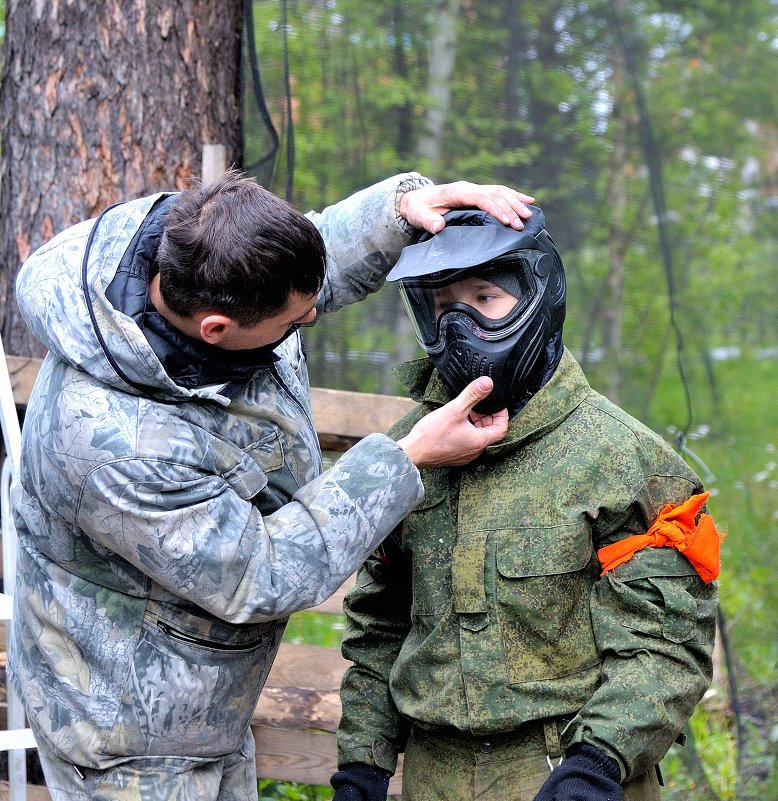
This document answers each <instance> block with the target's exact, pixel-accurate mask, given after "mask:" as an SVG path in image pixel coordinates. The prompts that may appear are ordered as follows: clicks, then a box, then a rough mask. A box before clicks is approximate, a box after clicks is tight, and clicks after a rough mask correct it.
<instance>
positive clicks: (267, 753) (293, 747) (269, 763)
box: [252, 726, 402, 795]
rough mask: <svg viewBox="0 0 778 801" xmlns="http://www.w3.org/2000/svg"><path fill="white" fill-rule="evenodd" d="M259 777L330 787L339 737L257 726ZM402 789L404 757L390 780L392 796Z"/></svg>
mask: <svg viewBox="0 0 778 801" xmlns="http://www.w3.org/2000/svg"><path fill="white" fill-rule="evenodd" d="M252 730H253V732H254V739H255V741H256V759H257V775H258V776H262V777H265V778H268V779H277V780H279V781H293V782H302V783H304V784H317V785H325V786H328V785H329V783H330V776H332V774H333V773H334V772H335V770H337V758H338V747H337V741H336V739H335V736H334V735H332V734H321V733H317V732H300V731H289V730H286V729H283V728H279V727H273V726H253V727H252ZM401 789H402V756H401V757H400V761H399V764H398V766H397V772H396V773H395V775H394V776H393V777H392V778H391V780H390V781H389V794H390V795H399V794H400V791H401Z"/></svg>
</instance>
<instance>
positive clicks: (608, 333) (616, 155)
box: [603, 0, 628, 403]
mask: <svg viewBox="0 0 778 801" xmlns="http://www.w3.org/2000/svg"><path fill="white" fill-rule="evenodd" d="M614 7H615V8H616V9H617V13H622V11H623V7H624V2H623V0H614ZM612 69H613V74H612V76H611V87H612V88H611V91H612V93H613V113H612V116H611V120H610V123H609V124H610V125H611V127H612V129H613V135H612V137H611V139H612V150H611V170H610V175H611V178H610V186H609V188H608V205H609V207H610V217H611V232H610V236H609V237H608V277H607V294H606V301H605V307H604V315H603V346H604V351H605V363H606V364H607V365H609V369H610V375H609V376H608V383H607V387H606V390H605V394H606V395H607V396H608V397H609V398H610V399H611V400H612V401H613V402H614V403H619V399H620V395H621V382H622V370H621V326H622V317H623V312H624V308H623V307H624V258H625V251H626V233H625V224H626V223H625V218H626V209H627V189H626V170H627V127H628V122H627V118H626V108H625V103H624V96H625V93H626V66H625V63H624V54H623V53H622V52H621V50H620V49H619V48H614V52H613V61H612Z"/></svg>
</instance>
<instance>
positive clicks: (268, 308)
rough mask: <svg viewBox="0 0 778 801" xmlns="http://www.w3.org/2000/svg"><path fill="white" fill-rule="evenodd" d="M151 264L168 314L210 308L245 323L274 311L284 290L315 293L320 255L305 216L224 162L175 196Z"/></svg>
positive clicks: (316, 233) (316, 236)
mask: <svg viewBox="0 0 778 801" xmlns="http://www.w3.org/2000/svg"><path fill="white" fill-rule="evenodd" d="M157 265H158V267H159V274H160V292H161V293H162V298H163V300H164V301H165V303H166V304H167V305H168V307H169V308H170V309H171V310H172V311H173V312H175V313H176V314H179V315H182V316H185V317H191V316H192V315H193V314H197V313H198V312H216V313H218V314H224V315H226V316H228V317H230V318H231V319H233V320H235V322H237V323H238V324H239V325H242V326H251V325H256V323H258V322H261V321H262V320H264V319H265V318H267V317H269V316H271V315H273V314H275V313H277V312H279V311H281V310H282V309H283V308H284V307H285V306H286V303H287V301H288V300H289V296H290V294H291V293H292V292H297V293H299V294H304V295H314V294H316V293H317V292H318V291H319V290H320V289H321V286H322V282H323V281H324V272H325V268H326V255H325V249H324V241H323V239H322V238H321V234H320V233H319V231H318V230H317V229H316V226H314V224H313V223H312V222H311V221H310V220H309V219H308V218H307V217H305V216H304V215H303V214H301V213H300V212H299V211H297V209H295V208H294V207H293V206H292V205H290V204H289V203H287V202H286V201H285V200H282V199H281V198H279V197H276V196H275V195H274V194H272V193H271V192H268V191H267V190H266V189H264V188H263V187H262V186H260V185H259V184H258V183H257V182H256V181H255V180H254V179H253V178H250V177H247V176H246V175H244V174H243V173H241V172H239V171H237V170H229V171H227V172H226V173H225V174H224V175H223V176H221V177H220V178H218V179H216V180H215V181H213V182H212V183H209V184H207V185H205V186H200V187H198V188H194V189H192V190H188V191H184V192H181V193H180V194H179V195H178V196H177V197H176V199H175V200H174V201H173V203H172V204H171V206H170V208H169V209H168V211H167V212H166V214H165V222H164V232H163V234H162V239H161V241H160V246H159V250H158V252H157Z"/></svg>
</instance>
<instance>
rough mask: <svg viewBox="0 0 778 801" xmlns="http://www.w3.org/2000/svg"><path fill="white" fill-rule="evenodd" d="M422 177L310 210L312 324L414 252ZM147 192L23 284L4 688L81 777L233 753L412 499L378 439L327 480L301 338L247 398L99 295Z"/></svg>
mask: <svg viewBox="0 0 778 801" xmlns="http://www.w3.org/2000/svg"><path fill="white" fill-rule="evenodd" d="M424 180H425V179H421V178H420V177H419V176H416V175H414V174H411V175H401V176H397V177H396V178H394V179H389V180H387V181H385V182H382V183H381V184H378V185H376V186H375V187H372V188H370V189H368V190H365V191H363V192H360V193H358V194H357V195H355V196H353V197H351V198H349V199H347V200H346V201H343V202H342V203H340V204H337V205H335V206H333V207H330V208H328V209H327V210H325V211H324V212H323V213H322V214H315V215H311V216H312V218H313V219H314V222H315V223H316V225H317V226H319V227H320V229H321V230H322V233H323V235H324V239H325V243H326V244H327V248H328V258H329V263H328V273H327V278H326V283H325V286H324V288H323V290H322V296H321V310H322V311H324V312H326V311H331V310H335V309H338V308H340V307H341V306H343V305H345V304H347V303H350V302H353V301H356V300H360V299H362V298H363V297H364V296H365V295H366V294H367V293H368V292H369V291H372V290H374V289H376V288H378V286H380V284H381V283H382V281H383V276H384V274H385V273H386V271H387V270H388V269H389V267H390V265H391V264H392V263H393V262H394V261H395V260H396V258H397V257H398V255H399V252H400V250H401V248H402V247H403V246H404V245H405V244H406V243H407V241H408V233H407V231H406V230H404V228H403V226H402V225H401V224H400V223H399V222H398V220H397V216H396V214H397V212H396V204H395V201H396V194H397V191H398V187H399V186H400V185H401V184H402V183H403V182H405V186H406V187H407V188H411V187H412V186H413V185H414V184H418V183H421V182H423V181H424ZM159 197H160V196H154V197H151V198H144V199H142V200H138V201H132V202H129V203H124V204H121V205H119V206H116V207H114V208H112V209H110V210H108V211H107V212H106V213H104V215H103V216H102V217H101V218H100V219H99V220H98V221H97V222H96V221H94V220H92V221H88V222H85V223H81V224H79V225H76V226H75V227H73V228H71V229H69V230H68V231H65V232H63V233H62V234H60V235H58V236H57V237H55V238H54V239H53V240H52V241H51V242H49V243H48V244H47V245H45V246H44V247H43V248H41V249H40V250H39V251H37V252H36V253H35V254H33V256H32V257H31V258H30V259H29V260H28V261H27V262H26V263H25V265H24V266H23V268H22V271H21V273H20V276H19V280H18V293H17V294H18V301H19V305H20V308H21V310H22V313H23V315H24V317H25V320H26V321H27V323H28V325H29V326H30V328H31V330H32V331H33V333H34V334H35V335H36V336H37V337H38V338H39V339H40V340H41V341H42V342H43V344H44V345H45V346H46V347H47V348H48V350H49V354H48V356H47V357H46V359H45V361H44V364H43V366H42V369H41V371H40V374H39V376H38V379H37V382H36V385H35V388H34V390H33V393H32V396H31V398H30V403H29V407H28V410H27V415H26V419H25V425H24V431H23V442H22V447H23V454H22V472H21V482H20V485H17V486H16V487H15V488H14V491H13V496H14V513H15V521H16V526H17V530H18V534H19V561H18V584H17V592H16V599H17V609H16V614H15V616H14V624H13V641H12V665H11V668H12V678H13V681H14V684H15V687H16V689H17V692H18V693H19V694H20V696H21V697H22V698H23V699H24V701H25V704H26V710H27V714H28V717H29V719H30V723H31V725H32V726H33V728H34V729H35V733H36V735H37V737H38V738H39V740H40V741H41V742H43V743H46V744H47V745H48V746H49V750H50V752H51V753H52V754H55V755H56V758H60V759H62V760H64V761H66V762H68V763H72V764H75V765H77V766H79V769H81V770H82V771H83V770H86V769H89V770H105V769H113V770H116V771H120V770H121V768H120V766H121V765H123V764H126V763H127V760H128V759H133V758H137V759H147V758H157V761H156V763H155V764H157V765H164V764H167V763H164V760H161V759H159V758H161V757H164V758H165V759H169V760H171V762H170V764H171V765H174V766H175V765H176V764H178V763H177V760H179V758H180V759H182V760H184V762H185V761H186V759H194V760H206V761H213V760H218V759H221V758H223V757H224V756H225V755H228V754H233V753H238V752H239V749H240V747H241V743H242V742H243V741H244V738H245V737H246V736H247V729H248V726H249V724H250V720H251V716H252V713H253V710H254V706H255V703H256V700H257V696H258V694H259V691H260V689H261V687H262V684H263V683H264V681H265V678H266V676H267V673H268V671H269V669H270V666H271V663H272V660H273V657H274V655H275V653H276V649H277V648H278V644H279V642H280V638H281V634H282V632H283V628H284V625H285V621H286V618H287V617H288V615H289V614H290V613H291V612H294V611H296V610H298V609H302V608H304V607H309V606H313V605H315V604H317V603H319V602H321V601H322V600H324V599H325V598H326V597H328V596H329V595H331V594H332V593H333V592H334V591H335V590H336V589H337V588H338V587H339V586H340V585H341V584H342V582H343V581H344V580H345V579H346V577H348V576H349V575H350V574H351V573H352V572H353V571H354V570H355V569H356V567H357V566H358V565H359V564H360V563H361V562H362V561H364V559H365V558H366V557H367V556H368V555H369V554H370V553H371V552H372V551H373V550H374V549H375V547H376V546H377V545H378V543H379V542H380V541H381V540H382V539H383V538H384V537H385V536H386V535H387V534H388V533H389V532H390V531H391V530H392V529H393V528H394V527H395V526H396V525H398V523H399V522H400V520H401V519H402V517H403V516H404V515H405V514H406V513H407V512H408V511H409V510H410V509H412V508H413V507H414V506H415V505H416V504H417V503H418V501H419V500H420V498H421V497H422V495H423V487H422V485H421V482H420V478H419V474H418V471H417V470H416V468H415V467H414V466H413V465H412V464H411V463H410V462H409V461H408V459H407V458H406V456H405V454H404V453H403V451H402V450H401V449H400V448H398V446H397V445H396V444H395V443H394V442H393V441H392V440H391V439H389V438H387V437H386V436H384V435H382V434H375V435H372V436H370V437H367V438H366V439H365V440H363V441H362V442H361V443H360V444H359V445H357V446H356V447H355V448H353V449H352V450H351V451H350V452H349V453H347V454H345V455H344V456H343V458H341V459H340V460H339V461H338V462H337V463H336V464H335V466H334V467H333V468H332V469H330V470H328V471H326V472H325V473H323V474H322V473H321V468H322V463H321V454H320V451H319V446H318V441H317V437H316V432H315V430H314V427H313V423H312V420H311V408H310V397H309V386H308V377H307V371H306V365H305V358H304V355H303V350H302V344H301V340H300V335H299V332H297V333H295V334H293V335H292V336H290V337H288V338H287V339H286V340H285V341H284V342H283V343H282V344H281V345H280V346H279V347H278V348H277V350H276V354H275V355H276V356H277V359H276V360H275V361H274V362H273V363H272V364H270V365H266V366H263V367H259V368H258V369H257V371H256V373H255V375H254V377H253V378H252V379H251V380H249V381H248V382H247V383H246V384H245V386H243V387H242V389H241V390H240V391H239V392H238V394H237V395H234V396H230V397H227V396H225V395H222V394H220V389H221V387H218V386H215V387H213V386H212V387H201V388H196V389H186V388H184V387H181V386H178V385H176V384H175V383H174V382H173V381H172V379H171V378H170V377H169V376H168V375H167V374H166V373H165V371H164V370H163V369H162V365H161V364H160V362H159V360H158V359H157V358H156V356H155V354H154V352H153V350H152V349H151V348H150V346H149V344H148V342H147V341H146V339H145V337H144V335H143V331H142V330H141V329H140V328H139V327H138V326H137V325H136V323H135V322H134V321H133V320H132V319H131V318H130V317H128V316H126V315H124V314H122V313H120V312H119V311H117V310H116V309H115V308H114V307H113V305H112V304H111V303H110V301H109V300H108V299H107V297H106V287H107V286H108V285H109V284H110V282H111V280H112V276H113V275H114V273H115V271H116V268H117V264H118V263H119V261H120V260H121V258H122V256H123V254H124V252H125V251H126V250H127V248H128V245H129V243H130V242H131V240H132V239H133V236H134V235H135V233H136V231H137V230H138V228H139V226H140V225H141V224H142V223H143V221H144V219H145V218H146V216H147V215H148V213H149V211H150V209H152V207H153V206H154V204H155V202H156V201H157V200H158V199H159ZM90 237H91V241H90V247H89V249H88V254H87V242H88V240H89V238H90ZM85 254H87V255H86V258H85ZM82 267H83V272H82ZM82 275H85V276H86V283H84V282H83V280H82ZM93 321H94V325H93V324H92V322H93ZM115 366H119V367H120V368H121V369H120V370H116V369H114V367H115ZM119 373H123V374H124V376H126V377H127V379H128V380H129V381H131V382H132V383H133V384H135V385H137V386H143V387H147V388H148V391H147V392H143V391H141V390H139V389H137V388H136V387H135V386H130V385H129V384H128V383H126V382H125V380H124V379H122V378H121V377H120V375H119ZM281 476H282V478H280V477H281ZM271 490H272V492H271ZM284 493H285V497H284V500H285V505H283V506H281V507H280V508H266V507H268V505H269V502H268V498H278V497H279V495H280V494H284ZM276 506H277V504H276ZM270 512H272V513H270ZM138 764H150V763H133V765H135V766H136V767H137V765H138ZM182 764H183V763H182ZM66 767H68V770H72V768H70V767H69V766H66ZM133 769H134V768H133ZM160 769H161V768H160ZM171 770H172V771H174V772H175V770H178V768H175V769H174V768H171ZM193 781H194V780H193ZM142 784H144V786H145V784H148V782H142ZM95 792H96V791H95ZM95 797H98V795H95ZM99 797H103V796H102V795H99ZM106 797H108V796H106ZM111 797H112V796H111ZM117 797H121V798H124V797H125V796H124V795H120V796H117ZM126 797H128V798H129V797H132V798H143V799H144V800H145V799H146V798H151V797H155V796H153V795H148V794H146V791H145V790H144V791H140V795H135V796H130V795H128V796H126ZM159 797H160V798H162V797H164V798H168V797H174V796H173V795H170V796H168V795H160V796H159ZM175 797H178V796H175ZM180 797H181V798H183V797H189V796H184V795H182V796H180ZM192 797H195V796H192ZM197 797H198V798H199V799H207V798H210V797H216V796H210V795H208V794H207V793H204V794H202V795H197ZM226 797H227V796H225V798H226ZM230 797H232V796H230Z"/></svg>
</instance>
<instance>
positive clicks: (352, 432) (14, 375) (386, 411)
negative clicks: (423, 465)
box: [6, 356, 414, 451]
mask: <svg viewBox="0 0 778 801" xmlns="http://www.w3.org/2000/svg"><path fill="white" fill-rule="evenodd" d="M6 363H7V364H8V372H9V374H10V376H11V386H12V388H13V393H14V400H15V401H16V405H17V406H26V405H27V402H28V401H29V399H30V392H31V390H32V385H33V383H34V382H35V378H36V376H37V375H38V370H39V369H40V365H41V363H42V359H33V358H26V357H22V356H6ZM311 402H312V404H313V421H314V424H315V425H316V429H317V431H318V432H319V440H320V442H321V446H322V448H323V449H324V450H334V451H344V450H347V449H348V448H350V447H351V446H352V445H353V444H354V443H355V442H357V441H359V440H360V439H362V437H365V436H367V435H368V434H372V433H373V432H376V431H379V432H382V431H386V430H387V429H388V428H389V427H390V426H392V425H393V424H394V423H395V422H396V421H397V420H399V419H400V418H401V417H402V416H403V415H404V414H406V412H408V411H410V410H411V409H412V408H413V406H414V404H413V401H411V400H410V399H408V398H403V397H400V396H399V395H375V394H372V393H369V392H346V391H344V390H338V389H322V388H321V387H313V388H312V389H311Z"/></svg>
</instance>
